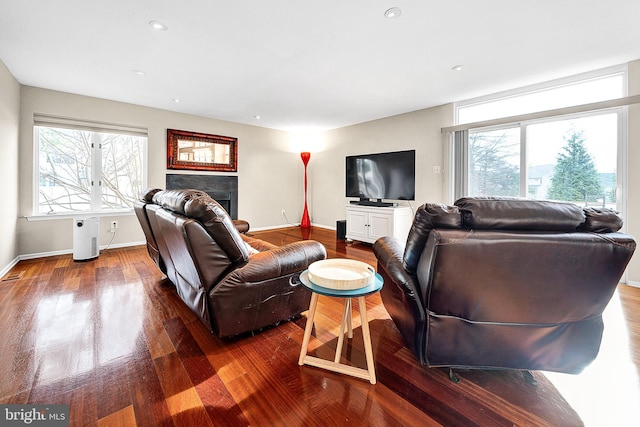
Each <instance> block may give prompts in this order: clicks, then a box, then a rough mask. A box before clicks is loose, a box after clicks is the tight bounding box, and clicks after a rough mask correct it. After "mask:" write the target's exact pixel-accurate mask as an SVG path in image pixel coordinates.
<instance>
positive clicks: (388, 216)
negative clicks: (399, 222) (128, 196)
mask: <svg viewBox="0 0 640 427" xmlns="http://www.w3.org/2000/svg"><path fill="white" fill-rule="evenodd" d="M368 228H369V236H368V237H369V241H370V242H371V243H373V242H375V241H376V240H378V238H379V237H383V236H393V214H392V213H370V214H369V227H368Z"/></svg>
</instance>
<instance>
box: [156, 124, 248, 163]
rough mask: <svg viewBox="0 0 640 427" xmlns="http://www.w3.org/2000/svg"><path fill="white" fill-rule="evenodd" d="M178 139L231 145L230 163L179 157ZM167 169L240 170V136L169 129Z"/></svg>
mask: <svg viewBox="0 0 640 427" xmlns="http://www.w3.org/2000/svg"><path fill="white" fill-rule="evenodd" d="M178 140H189V141H198V142H204V143H207V144H224V145H228V146H229V163H213V162H191V161H184V160H180V159H178ZM167 169H184V170H199V171H223V172H237V171H238V138H233V137H230V136H221V135H209V134H206V133H199V132H189V131H185V130H177V129H167Z"/></svg>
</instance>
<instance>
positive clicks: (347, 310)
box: [333, 298, 353, 363]
mask: <svg viewBox="0 0 640 427" xmlns="http://www.w3.org/2000/svg"><path fill="white" fill-rule="evenodd" d="M350 319H351V298H345V300H344V309H343V310H342V322H341V323H340V332H339V333H338V344H337V345H336V357H335V358H334V359H333V361H334V362H335V363H338V362H340V356H341V355H342V346H343V345H344V327H345V325H346V324H347V322H348V320H350ZM349 333H350V334H351V336H353V332H352V331H351V325H349ZM351 336H350V337H349V338H351Z"/></svg>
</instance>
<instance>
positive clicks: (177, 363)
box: [0, 228, 640, 426]
mask: <svg viewBox="0 0 640 427" xmlns="http://www.w3.org/2000/svg"><path fill="white" fill-rule="evenodd" d="M253 235H255V236H256V237H259V238H262V239H264V240H268V241H270V242H272V243H275V244H278V245H282V244H285V243H288V242H292V241H296V240H300V239H301V238H302V237H303V236H302V235H301V230H300V229H299V228H287V229H283V230H277V231H268V232H260V233H253ZM305 237H306V236H305ZM308 237H309V238H311V239H315V240H318V241H320V242H322V243H323V244H324V245H325V246H326V247H327V252H328V254H329V257H349V258H353V259H358V260H361V261H365V262H368V263H370V264H371V265H373V266H375V257H374V256H373V254H372V252H371V246H369V245H364V244H358V243H353V244H346V243H345V242H343V241H336V239H335V232H333V231H329V230H323V229H317V228H314V229H312V230H311V233H310V235H309V236H308ZM14 273H19V274H14ZM16 276H17V277H16ZM7 278H9V280H6V279H7ZM341 310H342V301H341V300H336V299H332V298H328V297H322V296H321V297H320V299H319V305H318V313H317V314H316V322H317V323H316V327H315V335H314V336H312V338H311V343H310V346H309V349H310V352H311V354H315V355H316V356H318V357H322V358H332V355H333V352H334V350H335V345H336V341H337V337H336V333H337V331H338V329H339V322H340V315H341ZM367 310H368V316H369V322H370V323H369V324H370V329H371V338H372V343H373V353H374V360H375V366H376V375H377V380H378V382H377V384H375V385H372V384H370V383H369V382H368V381H365V380H360V379H357V378H353V377H349V376H346V375H341V374H337V373H333V372H329V371H325V370H321V369H317V368H313V367H309V366H302V367H301V366H298V363H297V361H298V356H299V352H300V346H301V342H302V337H303V333H304V326H305V320H306V317H305V316H306V313H304V314H303V316H301V317H300V318H298V319H295V320H294V321H291V322H284V323H282V324H280V325H279V326H277V327H272V328H268V329H266V330H263V331H260V332H258V333H255V334H248V335H245V336H242V337H238V338H235V339H233V340H220V339H218V338H216V337H214V336H212V335H211V334H210V333H209V331H208V330H207V328H206V327H205V326H204V325H203V324H202V323H201V322H200V321H199V320H198V319H197V318H196V317H195V315H193V314H192V313H191V312H190V311H189V310H188V309H187V308H186V307H185V305H184V304H183V303H182V302H181V301H180V299H179V298H178V297H177V296H176V293H175V291H174V289H173V286H172V285H171V284H170V283H169V282H168V281H167V280H166V279H163V275H162V274H161V273H160V271H159V270H158V269H157V268H156V267H155V265H154V264H153V263H152V262H151V260H150V259H149V257H148V256H147V253H146V250H145V248H143V247H136V248H126V249H111V250H107V251H104V252H103V253H101V255H100V257H99V258H98V259H96V260H93V261H89V262H73V261H72V259H71V255H66V256H56V257H50V258H43V259H37V260H28V261H21V262H20V263H19V264H18V265H16V266H15V267H14V268H13V269H12V272H10V274H9V275H7V276H6V278H5V280H4V281H1V282H0V330H1V331H2V332H1V334H2V335H1V338H2V343H1V344H0V346H1V347H0V403H2V404H7V403H20V404H23V403H38V404H69V405H70V422H71V425H73V426H82V425H87V426H92V425H97V426H119V425H122V426H164V425H166V426H172V425H173V426H208V425H216V426H222V425H230V426H236V425H237V426H245V425H252V426H343V425H354V426H359V425H367V426H369V425H370V426H432V425H433V426H435V425H444V426H472V425H479V426H512V425H518V426H520V425H522V426H525V425H526V426H579V425H588V426H604V425H607V426H610V425H611V426H612V425H615V426H627V425H629V426H630V425H638V420H640V380H639V378H640V372H639V369H638V368H639V367H640V289H636V288H631V287H628V286H625V285H620V286H619V289H618V291H617V293H616V294H615V296H614V298H613V300H612V302H611V304H610V305H609V307H608V308H607V311H606V316H605V335H604V339H603V343H602V348H601V351H600V355H599V356H598V358H597V359H596V361H595V362H594V363H593V364H592V365H590V366H589V367H588V368H587V369H586V370H585V371H584V372H583V373H582V374H580V375H562V374H552V373H546V372H535V373H534V377H535V379H536V380H537V382H538V385H537V386H532V385H528V384H526V383H525V382H524V381H523V379H522V376H521V374H520V373H519V372H511V371H458V374H459V375H460V377H461V378H462V381H461V382H460V383H459V384H455V383H453V382H452V381H450V380H449V378H448V374H447V371H446V370H443V369H429V368H426V367H423V366H421V365H420V364H419V363H418V362H417V361H416V359H415V358H414V356H413V355H412V353H411V352H409V351H408V350H407V349H406V348H405V347H404V346H403V343H402V340H401V336H400V333H399V332H398V331H397V329H396V328H395V326H394V324H393V322H392V321H391V320H390V318H389V316H388V314H387V312H386V311H385V309H384V307H383V305H382V303H381V301H380V298H379V296H378V295H373V296H369V297H367ZM354 311H356V312H357V304H355V306H354ZM353 326H354V338H353V339H352V340H350V342H349V343H347V347H346V349H345V351H344V352H343V354H344V355H345V356H347V357H349V358H350V360H352V361H353V363H354V364H355V365H357V366H359V367H365V366H366V363H365V356H364V350H363V345H362V335H361V328H360V323H359V317H358V316H354V323H353ZM34 425H35V424H34Z"/></svg>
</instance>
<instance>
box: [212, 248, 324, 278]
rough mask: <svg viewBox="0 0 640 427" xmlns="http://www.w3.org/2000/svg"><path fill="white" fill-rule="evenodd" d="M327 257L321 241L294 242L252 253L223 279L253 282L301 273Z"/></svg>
mask: <svg viewBox="0 0 640 427" xmlns="http://www.w3.org/2000/svg"><path fill="white" fill-rule="evenodd" d="M326 257H327V251H326V249H325V247H324V246H323V245H322V244H321V243H319V242H316V241H313V240H305V241H302V242H294V243H290V244H288V245H285V246H280V247H278V248H275V249H272V250H269V251H265V252H260V253H257V254H254V255H252V256H251V257H250V258H249V261H248V262H247V263H246V264H245V265H243V266H242V267H240V268H237V269H236V270H234V271H232V272H231V273H230V274H229V276H227V277H226V278H225V279H224V280H223V281H224V282H227V283H228V282H229V281H232V282H237V283H251V282H259V281H264V280H269V279H273V278H277V277H282V276H287V275H290V274H293V273H300V272H302V271H303V270H305V269H306V268H307V267H308V266H309V264H311V263H313V262H315V261H319V260H322V259H325V258H326Z"/></svg>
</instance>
